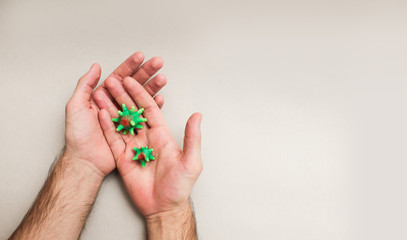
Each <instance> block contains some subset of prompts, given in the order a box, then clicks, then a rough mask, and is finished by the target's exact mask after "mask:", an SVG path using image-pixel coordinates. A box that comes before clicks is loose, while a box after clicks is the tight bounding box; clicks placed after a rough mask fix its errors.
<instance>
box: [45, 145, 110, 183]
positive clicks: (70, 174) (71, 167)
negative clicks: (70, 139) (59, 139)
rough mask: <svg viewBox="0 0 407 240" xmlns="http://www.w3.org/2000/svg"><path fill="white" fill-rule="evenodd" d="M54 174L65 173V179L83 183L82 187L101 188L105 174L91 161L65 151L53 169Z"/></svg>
mask: <svg viewBox="0 0 407 240" xmlns="http://www.w3.org/2000/svg"><path fill="white" fill-rule="evenodd" d="M53 172H54V174H58V175H63V176H64V179H66V180H68V181H73V183H74V182H75V183H77V184H80V185H82V187H84V188H87V189H88V190H91V189H99V187H100V185H101V184H102V181H103V178H104V177H105V175H104V174H103V173H102V172H101V171H100V170H99V169H98V168H97V167H96V166H95V165H94V164H93V163H91V162H89V161H87V160H84V159H80V158H77V157H75V156H73V155H72V154H70V153H69V152H68V151H65V152H64V153H63V154H62V156H61V157H60V159H59V160H58V162H57V163H56V165H55V168H54V170H53Z"/></svg>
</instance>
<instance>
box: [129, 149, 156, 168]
mask: <svg viewBox="0 0 407 240" xmlns="http://www.w3.org/2000/svg"><path fill="white" fill-rule="evenodd" d="M133 150H134V151H135V152H136V156H134V157H133V160H136V161H140V163H141V166H142V167H145V166H146V162H149V161H150V160H154V159H155V157H154V156H153V154H152V152H153V151H154V149H152V148H148V147H147V146H145V147H143V146H141V148H136V147H135V148H133Z"/></svg>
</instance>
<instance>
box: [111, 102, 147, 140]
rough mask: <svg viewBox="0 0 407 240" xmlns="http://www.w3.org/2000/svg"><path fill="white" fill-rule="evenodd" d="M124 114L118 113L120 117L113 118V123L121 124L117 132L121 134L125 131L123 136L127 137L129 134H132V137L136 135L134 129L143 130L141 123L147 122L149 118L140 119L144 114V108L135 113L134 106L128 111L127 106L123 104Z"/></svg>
mask: <svg viewBox="0 0 407 240" xmlns="http://www.w3.org/2000/svg"><path fill="white" fill-rule="evenodd" d="M122 108H123V112H122V111H118V113H119V117H118V118H112V121H113V122H117V123H119V126H117V128H116V131H118V132H120V131H121V130H123V134H124V135H126V134H127V132H130V134H131V135H134V128H137V129H142V128H143V125H141V124H140V123H142V122H147V118H142V117H140V114H142V113H143V112H144V108H140V109H139V110H137V111H136V112H135V108H134V106H133V107H132V108H131V109H130V110H128V109H127V107H126V104H124V103H123V105H122Z"/></svg>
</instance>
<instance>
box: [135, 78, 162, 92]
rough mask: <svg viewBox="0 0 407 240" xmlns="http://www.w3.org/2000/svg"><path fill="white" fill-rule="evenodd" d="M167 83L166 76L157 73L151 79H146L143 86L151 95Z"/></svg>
mask: <svg viewBox="0 0 407 240" xmlns="http://www.w3.org/2000/svg"><path fill="white" fill-rule="evenodd" d="M136 79H137V78H136ZM166 84H167V77H165V75H162V74H158V75H157V76H155V77H154V78H153V79H151V80H150V81H148V83H147V84H146V85H145V86H144V88H145V89H146V91H147V92H148V93H149V94H150V95H151V96H154V95H156V94H157V93H158V92H159V91H160V90H161V89H162V88H163V87H164V86H165V85H166Z"/></svg>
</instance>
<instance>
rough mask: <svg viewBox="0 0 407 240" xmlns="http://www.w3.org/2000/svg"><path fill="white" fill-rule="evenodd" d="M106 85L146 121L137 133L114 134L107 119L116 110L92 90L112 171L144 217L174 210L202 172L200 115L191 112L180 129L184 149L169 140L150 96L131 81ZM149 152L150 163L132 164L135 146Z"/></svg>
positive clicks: (158, 110) (110, 120) (126, 79)
mask: <svg viewBox="0 0 407 240" xmlns="http://www.w3.org/2000/svg"><path fill="white" fill-rule="evenodd" d="M106 87H107V89H108V91H109V93H110V94H111V96H112V97H113V98H114V99H115V101H116V103H117V104H118V105H122V104H123V103H124V104H126V105H127V106H128V107H129V108H130V107H132V106H135V107H136V109H137V108H144V113H143V116H144V117H146V118H147V119H148V121H147V123H143V128H142V129H139V130H137V134H136V135H130V134H127V135H123V134H122V133H119V132H117V131H116V127H115V125H114V123H113V122H112V118H116V117H118V113H117V111H118V109H117V108H116V104H115V103H114V102H112V100H111V98H109V97H108V95H107V94H106V93H105V92H103V91H96V92H95V100H96V103H97V104H98V106H99V107H100V108H101V109H102V110H101V111H100V113H99V120H100V124H101V126H102V129H103V131H104V135H105V137H106V140H107V142H108V144H109V145H110V148H111V150H112V153H113V156H114V158H115V161H116V165H117V168H118V170H119V172H120V175H121V176H122V179H123V181H124V184H125V186H126V189H127V191H128V192H129V195H130V197H131V199H132V200H133V202H134V203H135V205H136V206H137V207H138V209H139V210H140V211H141V212H142V213H143V215H144V216H150V215H152V214H156V213H160V212H167V211H172V210H176V209H177V208H181V207H183V206H185V205H186V204H188V199H189V195H190V192H191V189H192V186H193V184H194V182H195V181H196V179H197V178H198V176H199V174H200V172H201V171H202V162H201V156H200V155H201V154H200V147H201V146H200V138H201V136H200V121H201V114H199V113H196V114H193V115H192V116H191V117H190V119H189V120H188V123H187V126H186V129H185V139H184V150H181V149H180V148H179V147H178V145H177V144H176V142H175V140H174V139H173V137H172V135H171V133H170V131H169V129H168V127H167V125H166V123H165V121H164V118H163V116H162V114H161V111H160V109H159V107H158V106H157V104H156V102H155V101H154V99H153V98H152V97H151V95H150V94H149V93H148V92H147V91H146V90H145V89H144V88H143V86H142V85H140V83H139V82H138V81H136V80H135V79H133V78H131V77H126V78H125V79H124V80H123V84H121V83H119V82H117V81H106ZM142 146H148V147H149V148H153V149H154V151H153V156H154V157H155V160H153V161H150V162H148V163H147V164H146V166H145V168H143V167H142V166H141V164H140V162H139V161H134V160H132V158H133V157H134V156H135V152H134V151H133V148H134V147H137V148H140V147H142Z"/></svg>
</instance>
